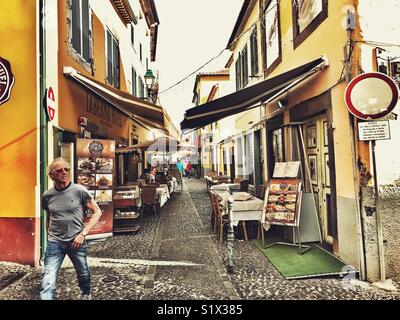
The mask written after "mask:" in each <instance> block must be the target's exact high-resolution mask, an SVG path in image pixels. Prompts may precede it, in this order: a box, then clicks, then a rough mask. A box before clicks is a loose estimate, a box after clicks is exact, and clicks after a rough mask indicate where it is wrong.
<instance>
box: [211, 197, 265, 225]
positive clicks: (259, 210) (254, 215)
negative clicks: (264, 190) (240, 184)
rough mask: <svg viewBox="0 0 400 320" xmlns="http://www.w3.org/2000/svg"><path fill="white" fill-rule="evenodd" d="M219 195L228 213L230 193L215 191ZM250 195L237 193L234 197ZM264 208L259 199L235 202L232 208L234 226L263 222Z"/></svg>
mask: <svg viewBox="0 0 400 320" xmlns="http://www.w3.org/2000/svg"><path fill="white" fill-rule="evenodd" d="M213 192H215V193H216V194H217V195H219V196H220V198H221V201H220V203H221V204H222V205H223V207H224V210H225V212H226V213H228V211H227V210H228V206H227V200H228V198H229V196H230V193H229V192H226V191H218V190H214V191H213ZM245 195H248V193H247V192H235V193H233V195H232V197H233V198H234V199H235V198H236V197H241V196H245ZM263 206H264V201H263V200H261V199H258V198H255V197H254V198H253V199H252V200H246V201H238V200H236V201H233V207H232V223H233V225H234V226H237V225H238V223H239V221H250V220H257V221H260V222H262V218H263V216H262V215H263Z"/></svg>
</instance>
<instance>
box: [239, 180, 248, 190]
mask: <svg viewBox="0 0 400 320" xmlns="http://www.w3.org/2000/svg"><path fill="white" fill-rule="evenodd" d="M249 184H250V180H242V181H240V191H242V192H248V190H249Z"/></svg>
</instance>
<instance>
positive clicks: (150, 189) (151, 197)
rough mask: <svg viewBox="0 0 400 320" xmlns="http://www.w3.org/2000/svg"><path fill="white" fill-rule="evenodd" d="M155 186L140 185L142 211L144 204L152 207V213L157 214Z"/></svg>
mask: <svg viewBox="0 0 400 320" xmlns="http://www.w3.org/2000/svg"><path fill="white" fill-rule="evenodd" d="M156 189H157V188H156V187H155V186H148V185H143V186H142V213H143V210H144V207H145V206H150V207H151V208H153V211H154V214H157V191H156Z"/></svg>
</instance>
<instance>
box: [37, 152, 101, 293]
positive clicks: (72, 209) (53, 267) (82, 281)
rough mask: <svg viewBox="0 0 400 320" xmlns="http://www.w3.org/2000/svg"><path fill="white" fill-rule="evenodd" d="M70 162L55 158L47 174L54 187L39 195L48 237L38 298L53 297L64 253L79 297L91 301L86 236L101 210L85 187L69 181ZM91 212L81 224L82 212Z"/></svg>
mask: <svg viewBox="0 0 400 320" xmlns="http://www.w3.org/2000/svg"><path fill="white" fill-rule="evenodd" d="M70 169H71V167H70V165H69V163H68V162H67V161H65V160H64V159H62V158H57V159H54V160H53V162H52V163H51V164H50V165H49V167H48V175H49V177H50V178H51V179H52V180H53V181H54V187H53V188H51V189H50V190H48V191H46V192H45V193H44V194H43V196H42V206H43V209H45V210H46V212H47V229H48V239H47V247H46V252H45V256H44V272H43V279H42V288H41V291H40V299H41V300H54V299H55V295H56V282H57V275H58V272H59V270H60V268H61V265H62V263H63V261H64V258H65V256H66V255H68V257H69V258H70V259H71V261H72V263H73V265H74V267H75V270H76V274H77V277H78V283H79V288H80V291H81V299H83V300H91V274H90V270H89V267H88V264H87V251H88V245H87V242H86V236H87V234H88V233H89V232H90V230H91V229H92V228H93V227H94V225H95V224H96V223H97V221H98V220H99V218H100V216H101V214H102V213H101V210H100V208H99V206H98V205H97V203H96V202H95V200H94V199H93V198H92V196H91V195H90V193H89V192H88V190H87V189H86V188H85V187H84V186H82V185H79V184H75V183H73V182H71V178H70ZM86 209H90V210H91V211H93V215H92V217H91V218H90V220H89V222H88V224H87V225H86V226H84V224H83V216H84V211H85V210H86Z"/></svg>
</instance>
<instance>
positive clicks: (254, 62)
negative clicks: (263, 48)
mask: <svg viewBox="0 0 400 320" xmlns="http://www.w3.org/2000/svg"><path fill="white" fill-rule="evenodd" d="M250 44H251V47H250V48H251V53H250V55H251V75H252V76H254V75H256V74H258V43H257V26H256V27H255V28H254V30H253V32H252V33H251V42H250Z"/></svg>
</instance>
